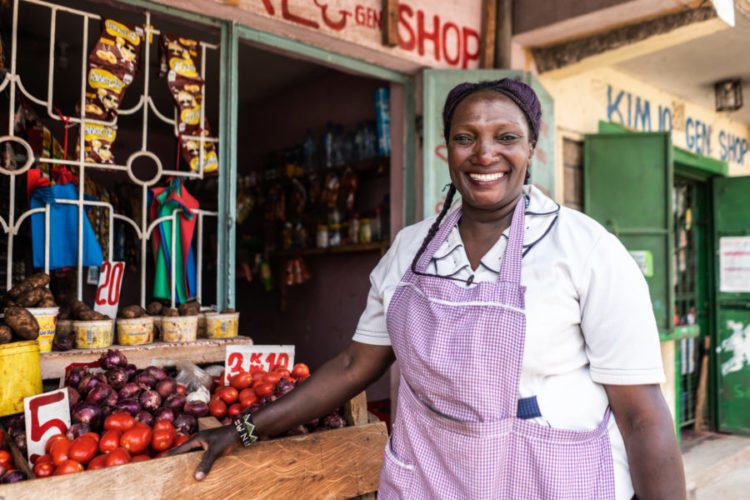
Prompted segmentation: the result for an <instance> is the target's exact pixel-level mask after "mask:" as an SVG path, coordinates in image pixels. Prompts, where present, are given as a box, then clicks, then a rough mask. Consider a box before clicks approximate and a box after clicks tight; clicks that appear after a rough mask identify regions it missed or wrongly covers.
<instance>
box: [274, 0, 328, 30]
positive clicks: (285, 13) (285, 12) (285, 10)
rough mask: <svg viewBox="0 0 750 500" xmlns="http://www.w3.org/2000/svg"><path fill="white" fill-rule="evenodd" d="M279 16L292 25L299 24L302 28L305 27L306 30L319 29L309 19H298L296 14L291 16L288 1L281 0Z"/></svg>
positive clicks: (317, 25)
mask: <svg viewBox="0 0 750 500" xmlns="http://www.w3.org/2000/svg"><path fill="white" fill-rule="evenodd" d="M281 16H282V17H283V18H284V19H286V20H287V21H292V22H293V23H297V24H301V25H302V26H307V27H308V28H315V29H318V28H320V25H319V24H318V23H317V22H315V21H313V20H311V19H305V18H304V17H300V16H298V15H296V14H292V12H291V11H290V10H289V0H282V2H281Z"/></svg>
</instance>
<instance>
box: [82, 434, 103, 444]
mask: <svg viewBox="0 0 750 500" xmlns="http://www.w3.org/2000/svg"><path fill="white" fill-rule="evenodd" d="M84 436H88V437H90V438H91V439H93V440H94V441H96V442H97V443H98V442H99V438H100V437H101V436H99V434H98V433H96V432H87V433H86V434H84Z"/></svg>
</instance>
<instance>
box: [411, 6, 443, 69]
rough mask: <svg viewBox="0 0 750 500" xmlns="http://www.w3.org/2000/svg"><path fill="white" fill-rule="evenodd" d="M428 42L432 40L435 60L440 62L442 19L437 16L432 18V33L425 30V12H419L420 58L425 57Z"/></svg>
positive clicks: (418, 36)
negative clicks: (425, 46) (425, 47)
mask: <svg viewBox="0 0 750 500" xmlns="http://www.w3.org/2000/svg"><path fill="white" fill-rule="evenodd" d="M426 40H432V44H433V46H434V48H435V52H434V53H435V60H436V61H439V60H440V18H439V17H438V16H437V15H434V16H432V32H429V31H426V30H425V19H424V12H422V10H421V9H420V10H418V11H417V41H418V42H419V48H418V50H417V52H419V55H420V56H423V55H424V45H425V41H426Z"/></svg>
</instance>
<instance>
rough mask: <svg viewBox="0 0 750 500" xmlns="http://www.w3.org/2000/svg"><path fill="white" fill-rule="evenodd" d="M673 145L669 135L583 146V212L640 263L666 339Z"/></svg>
mask: <svg viewBox="0 0 750 500" xmlns="http://www.w3.org/2000/svg"><path fill="white" fill-rule="evenodd" d="M672 169H673V166H672V143H671V139H670V137H669V134H666V133H629V132H625V133H605V134H592V135H587V136H586V137H585V141H584V176H583V179H584V193H583V194H584V196H583V199H584V210H585V211H586V213H587V214H588V215H590V216H591V217H593V218H594V219H596V220H597V221H599V222H600V223H601V224H602V225H604V226H605V227H606V228H607V229H608V230H609V231H611V232H612V233H614V234H615V235H616V236H617V237H618V238H619V239H620V241H622V243H623V244H624V245H625V247H626V248H627V249H628V251H630V253H631V255H633V257H634V258H635V259H636V261H638V262H639V265H640V266H641V269H642V271H643V274H644V276H645V277H646V281H647V282H648V286H649V290H650V292H651V301H652V304H653V308H654V315H655V316H656V321H657V323H658V325H659V329H660V330H661V331H662V332H663V333H667V332H669V331H670V330H671V329H672V318H673V316H674V312H673V310H674V301H673V300H672V296H673V287H672V283H671V279H670V276H672V275H673V274H672V266H673V259H672V233H673V228H672V225H673V218H672V182H673V174H672Z"/></svg>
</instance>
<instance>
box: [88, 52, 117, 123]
mask: <svg viewBox="0 0 750 500" xmlns="http://www.w3.org/2000/svg"><path fill="white" fill-rule="evenodd" d="M110 69H111V70H110ZM86 83H87V85H86V108H85V110H86V117H87V118H93V119H95V120H102V121H114V120H117V110H118V109H119V108H120V102H122V96H123V94H124V93H125V89H126V88H127V86H128V84H127V83H125V81H124V80H123V74H122V72H117V71H116V70H115V69H114V68H102V67H99V66H96V65H94V64H89V74H88V78H87V82H86Z"/></svg>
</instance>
